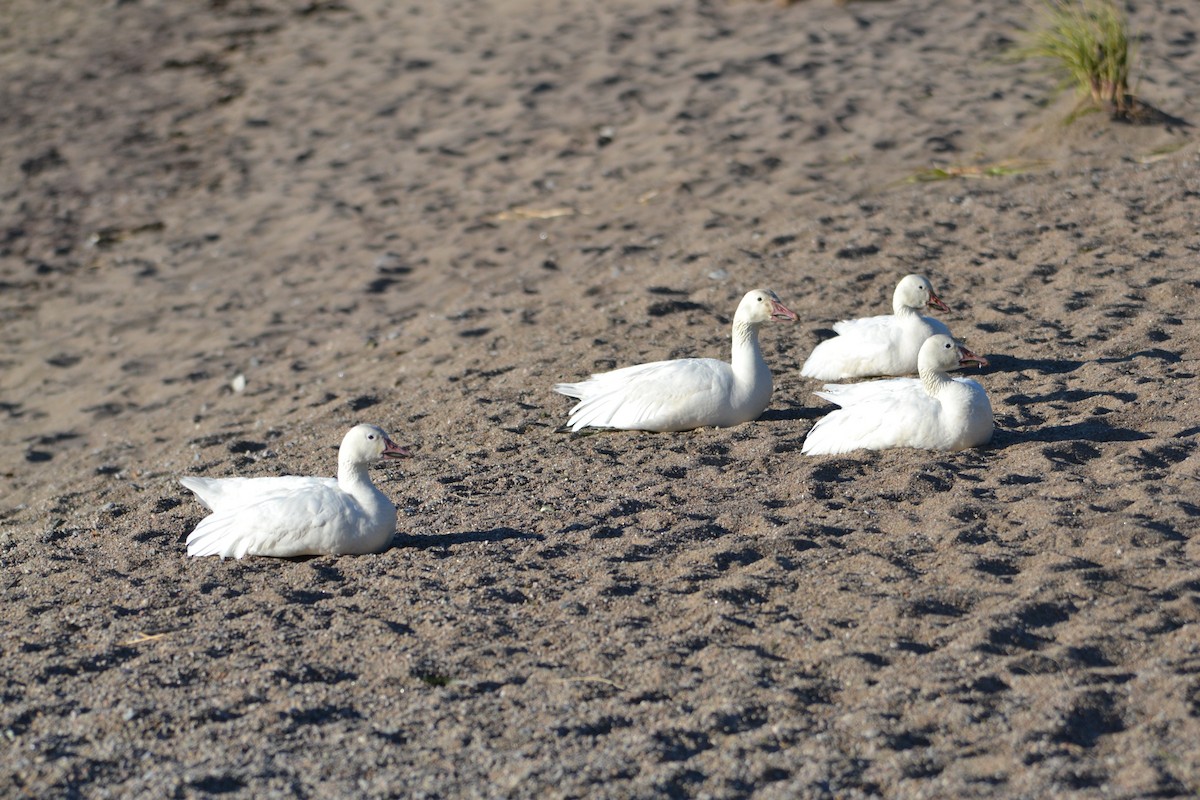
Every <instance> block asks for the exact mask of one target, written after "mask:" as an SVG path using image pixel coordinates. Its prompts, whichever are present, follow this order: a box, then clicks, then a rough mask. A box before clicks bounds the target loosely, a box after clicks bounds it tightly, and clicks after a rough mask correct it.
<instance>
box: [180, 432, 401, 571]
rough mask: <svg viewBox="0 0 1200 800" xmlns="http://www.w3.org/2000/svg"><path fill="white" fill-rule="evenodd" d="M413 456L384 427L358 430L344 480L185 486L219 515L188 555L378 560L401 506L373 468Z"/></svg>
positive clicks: (189, 480) (348, 439)
mask: <svg viewBox="0 0 1200 800" xmlns="http://www.w3.org/2000/svg"><path fill="white" fill-rule="evenodd" d="M407 455H408V453H407V452H405V451H404V450H402V449H401V448H399V447H397V446H396V444H395V443H394V442H392V440H391V439H389V438H388V437H387V434H386V433H384V432H383V431H382V430H381V429H380V428H377V427H375V426H374V425H356V426H355V427H353V428H351V429H350V431H349V432H348V433H347V434H346V435H345V437H344V438H343V439H342V445H341V447H340V448H339V449H338V476H337V480H334V479H333V478H306V477H297V476H293V475H288V476H283V477H271V478H198V477H194V476H190V475H189V476H187V477H184V478H180V479H179V482H180V483H181V484H183V485H184V487H185V488H187V489H190V490H191V491H192V492H194V493H195V495H196V498H197V499H198V500H199V501H200V503H201V504H203V505H204V507H205V508H207V509H209V510H210V511H212V512H213V513H212V514H211V515H209V516H207V517H205V518H204V519H202V520H201V521H200V524H199V525H197V526H196V529H195V530H194V531H192V532H191V533H190V534H189V535H188V538H187V552H188V555H189V556H220V557H221V558H242V557H243V556H277V557H281V558H290V557H293V556H314V555H341V554H344V553H354V554H360V553H374V552H378V551H379V550H382V549H383V548H385V547H386V546H387V544H388V542H390V541H391V540H392V535H393V534H394V533H395V532H396V507H395V506H394V505H393V504H392V501H391V500H389V499H388V497H387V495H385V494H384V493H383V492H381V491H379V490H378V489H376V488H375V485H374V484H372V483H371V478H370V476H369V475H368V474H367V467H368V466H370V465H371V464H374V463H376V462H377V461H379V460H380V459H381V458H400V457H403V456H407Z"/></svg>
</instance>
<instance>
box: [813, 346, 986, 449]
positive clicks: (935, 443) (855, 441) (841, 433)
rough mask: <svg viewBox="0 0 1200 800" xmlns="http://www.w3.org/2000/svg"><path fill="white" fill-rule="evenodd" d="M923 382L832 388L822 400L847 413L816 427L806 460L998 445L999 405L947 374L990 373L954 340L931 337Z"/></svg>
mask: <svg viewBox="0 0 1200 800" xmlns="http://www.w3.org/2000/svg"><path fill="white" fill-rule="evenodd" d="M917 361H918V371H919V372H920V378H888V379H885V380H878V381H866V382H863V383H850V384H830V385H828V386H826V387H825V388H824V389H823V390H822V391H819V392H815V394H816V395H817V396H818V397H823V398H824V399H826V400H828V401H829V402H831V403H835V404H837V405H839V406H841V408H839V409H836V410H834V411H831V412H830V413H829V414H828V415H826V416H824V417H822V418H821V419H819V420H817V424H816V425H813V427H812V430H810V431H809V432H808V436H806V437H805V439H804V447H803V448H802V452H804V453H806V454H807V455H832V454H835V453H848V452H850V451H851V450H886V449H888V448H891V447H918V448H922V449H925V450H948V451H957V450H965V449H967V448H968V447H978V446H979V445H981V444H985V443H987V442H988V441H989V440H991V438H992V429H993V426H994V423H993V421H992V404H991V402H990V401H989V400H988V396H987V392H985V391H984V389H983V387H982V386H980V385H979V384H978V383H977V382H975V381H973V380H971V379H970V378H953V377H951V376H949V375H947V374H946V371H947V370H951V369H957V368H958V367H961V366H965V365H966V364H969V363H975V364H979V365H981V366H986V365H987V360H986V359H984V358H983V357H981V356H977V355H975V354H974V353H972V352H971V351H970V350H968V349H967V348H965V347H963V346H962V345H960V344H958V343H957V342H955V341H954V340H953V339H952V338H950V337H949V336H946V335H944V334H938V335H936V336H931V337H929V338H928V339H926V340H925V343H924V344H923V345H921V352H920V355H919V356H918V358H917Z"/></svg>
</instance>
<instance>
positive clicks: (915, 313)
mask: <svg viewBox="0 0 1200 800" xmlns="http://www.w3.org/2000/svg"><path fill="white" fill-rule="evenodd" d="M892 313H893V314H895V315H896V316H897V317H919V316H920V315H921V309H920V308H913V307H912V306H906V305H904V301H903V300H902V299H900V298H899V297H894V298H892Z"/></svg>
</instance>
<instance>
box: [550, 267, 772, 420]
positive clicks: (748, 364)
mask: <svg viewBox="0 0 1200 800" xmlns="http://www.w3.org/2000/svg"><path fill="white" fill-rule="evenodd" d="M773 319H782V320H788V321H793V322H794V321H795V319H796V315H795V314H794V313H792V312H791V311H789V310H788V309H787V308H786V307H785V306H784V305H783V303H781V302H780V301H779V298H778V297H776V295H775V293H774V292H772V291H768V290H766V289H757V290H755V291H752V292H748V293H747V294H746V296H745V297H743V298H742V301H741V303H739V304H738V307H737V313H735V314H734V316H733V354H732V360H731V363H728V364H727V363H725V362H724V361H720V360H718V359H715V358H681V359H676V360H674V361H655V362H653V363H649V364H638V365H636V366H632V367H624V368H622V369H616V370H613V371H611V372H603V373H600V374H597V375H592V376H591V377H590V378H588V379H587V380H585V381H580V382H579V383H560V384H557V385H556V386H555V387H554V391H556V392H559V393H561V394H565V395H567V396H568V397H574V398H576V399H577V400H579V402H578V403H576V404H575V406H574V407H573V408H572V409H571V411H570V416H569V419H568V420H567V427H569V428H570V429H571V430H572V431H578V430H581V429H582V428H585V427H593V428H621V429H624V430H638V431H659V432H664V431H686V430H692V429H693V428H702V427H705V426H710V427H714V428H727V427H730V426H732V425H740V424H741V423H743V422H749V421H750V420H752V419H755V418H757V417H758V415H759V414H761V413H762V412H763V411H764V410H765V409H766V407H767V404H768V403H770V402H771V388H772V386H771V370H770V369H769V368H768V367H767V362H766V361H765V360H764V359H763V355H762V350H761V349H760V347H759V344H758V329H759V327H761V326H762V325H763V324H764V323H766V322H768V321H770V320H773Z"/></svg>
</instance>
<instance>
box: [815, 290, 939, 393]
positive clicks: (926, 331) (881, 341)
mask: <svg viewBox="0 0 1200 800" xmlns="http://www.w3.org/2000/svg"><path fill="white" fill-rule="evenodd" d="M926 307H929V308H936V309H938V310H940V311H949V310H950V309H949V308H948V307H947V306H946V304H945V303H943V302H942V300H941V298H939V297H938V296H937V294H936V293H935V292H934V291H933V285H932V284H931V283H930V282H929V280H928V279H927V278H924V277H922V276H921V275H906V276H904V278H902V279H901V280H900V282H899V283H898V284H897V285H896V290H895V292H893V293H892V313H891V314H884V315H882V316H878V317H864V318H862V319H847V320H842V321H841V322H838V323H836V324H835V325H834V326H833V330H834V332H835V333H837V336H834V337H833V338H832V339H826V340H825V341H823V342H821V343H820V344H818V345H817V346H816V347H815V348H813V351H812V354H811V355H810V356H809V357H808V360H807V361H805V362H804V366H802V367H801V368H800V374H801V375H803V376H804V377H806V378H816V379H817V380H820V381H842V380H847V379H850V378H869V377H874V376H877V375H911V374H913V373H915V372H916V371H917V352H918V351H919V350H920V349H921V345H922V344H923V343H924V342H925V340H926V339H928V338H929V337H930V336H933V335H934V334H939V333H940V334H945V335H946V336H949V335H950V329H949V328H947V327H946V326H945V325H944V324H943V323H942V322H941V321H939V320H936V319H932V318H930V317H923V316H921V314H920V312H921V311H922V310H923V309H925V308H926Z"/></svg>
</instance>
